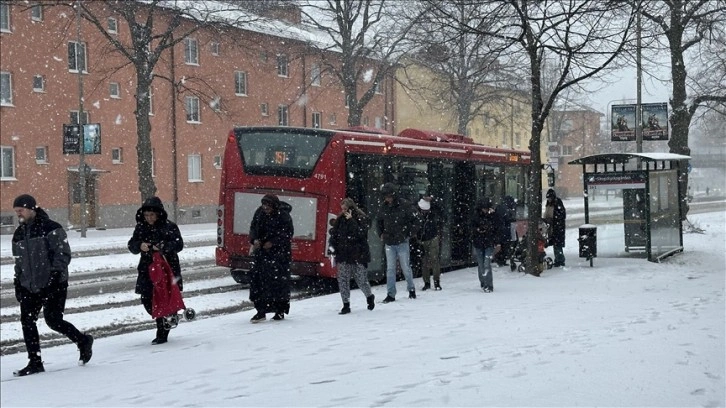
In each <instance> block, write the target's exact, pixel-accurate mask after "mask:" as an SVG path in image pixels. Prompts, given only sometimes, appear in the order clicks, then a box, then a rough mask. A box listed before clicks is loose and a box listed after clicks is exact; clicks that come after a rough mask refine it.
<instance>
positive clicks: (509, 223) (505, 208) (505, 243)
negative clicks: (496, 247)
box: [493, 195, 517, 266]
mask: <svg viewBox="0 0 726 408" xmlns="http://www.w3.org/2000/svg"><path fill="white" fill-rule="evenodd" d="M495 211H496V212H497V214H498V215H499V216H500V217H501V219H502V223H503V224H502V237H501V241H500V242H499V243H500V244H501V246H502V249H501V250H500V251H498V252H497V253H496V254H495V255H494V259H493V260H494V261H495V262H496V263H497V265H498V266H505V265H506V264H507V259H509V257H510V256H511V254H512V250H513V249H514V245H515V243H516V241H517V233H516V232H515V228H514V227H515V225H514V222H515V221H517V203H516V201H515V199H514V197H512V196H509V195H507V196H504V197H502V202H501V203H499V205H497V207H496V209H495Z"/></svg>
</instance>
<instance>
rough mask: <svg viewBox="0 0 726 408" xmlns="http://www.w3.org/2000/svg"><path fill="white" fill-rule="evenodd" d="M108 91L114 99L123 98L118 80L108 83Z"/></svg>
mask: <svg viewBox="0 0 726 408" xmlns="http://www.w3.org/2000/svg"><path fill="white" fill-rule="evenodd" d="M108 93H109V94H110V95H111V97H112V98H114V99H120V98H121V87H120V86H119V84H118V82H111V83H110V84H108Z"/></svg>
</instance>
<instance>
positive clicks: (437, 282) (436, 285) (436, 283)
mask: <svg viewBox="0 0 726 408" xmlns="http://www.w3.org/2000/svg"><path fill="white" fill-rule="evenodd" d="M434 290H441V283H439V281H437V280H434Z"/></svg>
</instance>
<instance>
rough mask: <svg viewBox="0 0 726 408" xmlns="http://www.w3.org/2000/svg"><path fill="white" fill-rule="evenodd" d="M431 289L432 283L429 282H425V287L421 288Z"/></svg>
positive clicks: (422, 289)
mask: <svg viewBox="0 0 726 408" xmlns="http://www.w3.org/2000/svg"><path fill="white" fill-rule="evenodd" d="M429 289H431V284H430V283H428V282H424V285H423V288H421V291H424V290H429Z"/></svg>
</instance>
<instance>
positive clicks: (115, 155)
mask: <svg viewBox="0 0 726 408" xmlns="http://www.w3.org/2000/svg"><path fill="white" fill-rule="evenodd" d="M123 152H124V150H123V149H122V148H120V147H115V148H113V149H111V163H113V164H120V163H123V158H124V156H123Z"/></svg>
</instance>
